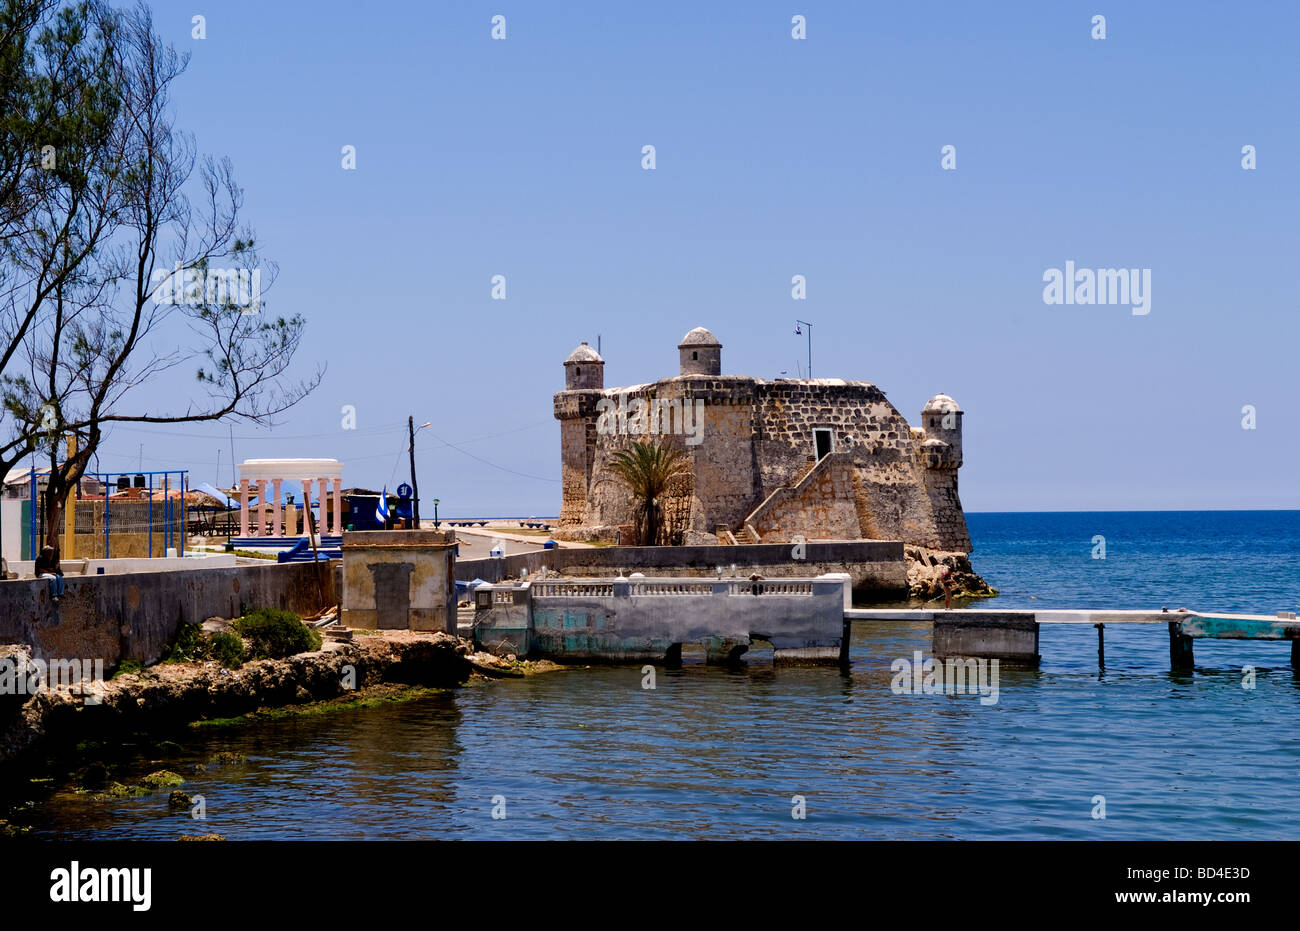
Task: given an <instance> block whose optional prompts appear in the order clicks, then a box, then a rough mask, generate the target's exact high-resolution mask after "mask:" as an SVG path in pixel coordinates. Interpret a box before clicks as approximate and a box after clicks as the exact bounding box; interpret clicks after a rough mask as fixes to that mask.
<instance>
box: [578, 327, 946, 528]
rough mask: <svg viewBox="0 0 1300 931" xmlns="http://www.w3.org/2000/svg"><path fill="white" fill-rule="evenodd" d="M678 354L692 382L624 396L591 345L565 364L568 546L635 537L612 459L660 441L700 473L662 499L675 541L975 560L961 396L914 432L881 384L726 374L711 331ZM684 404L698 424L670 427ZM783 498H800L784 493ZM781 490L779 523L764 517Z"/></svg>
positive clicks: (927, 411)
mask: <svg viewBox="0 0 1300 931" xmlns="http://www.w3.org/2000/svg"><path fill="white" fill-rule="evenodd" d="M678 350H679V353H680V356H681V360H680V362H681V373H680V374H678V375H676V376H673V377H669V378H663V379H660V380H659V381H656V382H652V383H649V384H642V385H632V386H628V387H623V388H606V387H605V386H604V366H605V360H604V359H603V358H601V356H600V355H599V354H598V353H597V352H596V351H595V350H594V349H592V348H591V347H590V346H588V345H587V344H585V343H583V344H582V345H580V346H579V347H578V348H577V349H575V350H574V352H573V353H572V354H570V356H569V358H568V359H566V360H565V363H564V365H565V390H564V391H561V392H559V393H557V394H556V395H555V407H554V410H555V416H556V418H557V419H558V420H559V421H560V423H561V475H562V479H561V481H562V489H563V502H562V506H561V511H560V520H559V530H558V531H557V534H556V535H557V536H558V537H559V538H561V539H570V540H613V539H618V538H623V542H629V540H628V539H627V538H626V534H628V533H631V532H633V529H632V528H634V527H635V526H636V514H635V509H636V506H637V505H636V502H635V501H633V500H631V499H630V496H629V495H628V493H627V489H626V488H625V487H624V486H623V484H622V483H621V482H620V481H619V480H618V479H617V478H616V477H615V475H614V474H613V472H612V471H611V470H610V462H611V460H612V458H613V457H614V456H616V455H617V454H618V453H619V452H620V451H621V450H625V449H627V448H628V447H629V446H630V445H631V444H632V443H633V442H634V441H636V440H644V439H653V440H655V441H657V442H661V443H663V444H665V445H668V446H671V447H673V448H676V449H679V450H680V451H681V452H682V454H683V455H684V456H685V457H686V458H687V461H688V464H689V468H688V470H687V473H686V474H685V475H683V476H682V477H681V478H680V479H678V480H676V481H675V482H674V484H673V485H672V486H671V487H670V489H669V491H668V493H667V494H666V495H665V498H666V499H667V500H665V501H662V502H661V506H662V508H663V512H664V514H665V515H666V517H667V528H666V530H667V533H668V534H669V541H668V542H673V543H679V544H711V543H717V542H723V543H728V542H731V539H727V538H728V537H731V538H734V539H735V540H736V541H737V542H741V543H744V542H760V540H761V542H768V543H771V542H785V541H789V540H793V539H794V538H795V537H799V536H802V537H804V538H806V539H836V540H843V539H850V540H899V541H902V542H904V543H909V544H914V545H918V546H924V547H928V548H931V549H936V550H942V551H946V552H961V553H969V552H970V548H971V546H970V535H969V533H968V531H967V529H966V519H965V516H964V515H963V513H962V509H961V501H960V498H959V497H958V493H957V471H958V469H959V468H960V467H961V464H962V440H961V436H962V416H963V412H962V411H961V409H960V407H958V405H957V403H956V402H955V401H953V399H952V398H950V397H948V396H947V395H943V394H940V395H936V396H935V397H934V398H932V399H931V400H930V401H929V402H928V403H927V404H926V406H925V407H924V408H923V410H922V412H921V419H920V425H919V426H917V427H913V426H912V425H911V424H909V423H908V422H907V420H906V419H905V418H904V417H903V415H902V414H901V413H899V411H898V410H897V409H896V408H895V407H894V406H893V405H892V404H891V403H890V402H889V400H888V399H887V398H886V397H885V394H884V392H882V391H881V390H880V389H879V388H878V387H876V386H875V385H874V384H872V383H870V382H866V381H848V380H844V379H836V378H821V379H777V380H774V381H766V380H764V379H760V378H754V377H750V376H744V375H724V374H722V346H721V343H719V342H718V340H717V338H716V337H714V336H713V334H712V333H710V332H709V331H708V330H705V329H703V328H702V327H697V328H696V329H694V330H692V331H690V332H689V333H687V334H686V336H685V337H684V338H683V340H682V342H681V344H679V346H678ZM673 404H677V407H678V408H682V407H686V406H687V405H689V406H690V409H689V410H687V411H686V412H685V413H686V415H687V416H686V417H685V418H684V420H685V424H686V428H687V429H676V428H672V427H671V426H670V428H669V429H664V423H665V422H668V423H669V424H670V425H671V424H672V423H674V421H672V420H671V418H666V417H665V416H663V412H664V410H665V409H667V408H670V407H671V406H672V405H673ZM831 453H837V454H840V455H839V456H838V458H839V459H840V460H842V467H841V468H840V469H839V470H838V471H834V474H831V473H828V474H827V476H826V477H825V479H824V480H818V481H814V482H803V481H802V480H803V479H804V478H805V477H806V476H807V475H808V474H809V473H810V472H811V471H812V470H813V468H814V467H815V466H816V465H817V464H818V463H819V462H820V460H822V459H824V458H825V457H826V456H828V455H830V454H831ZM782 490H786V491H787V492H790V493H785V494H781V495H776V493H777V492H778V491H782ZM796 490H797V493H795V492H796ZM774 495H776V499H777V500H779V502H780V506H781V508H782V513H781V515H780V519H779V521H778V520H766V519H765V516H770V515H765V514H764V513H763V512H762V510H761V508H762V507H763V505H764V503H765V502H767V501H769V500H772V499H773V498H774ZM755 536H757V537H758V539H755Z"/></svg>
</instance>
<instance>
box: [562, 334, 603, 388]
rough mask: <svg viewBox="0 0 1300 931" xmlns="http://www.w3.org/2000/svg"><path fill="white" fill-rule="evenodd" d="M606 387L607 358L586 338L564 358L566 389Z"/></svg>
mask: <svg viewBox="0 0 1300 931" xmlns="http://www.w3.org/2000/svg"><path fill="white" fill-rule="evenodd" d="M604 387H605V360H604V359H602V358H601V357H600V353H598V352H597V351H596V350H594V349H592V348H591V347H590V346H588V345H587V343H586V341H585V340H584V341H583V342H581V343H579V344H578V348H577V349H575V350H573V352H571V353H569V357H568V358H567V359H565V360H564V389H565V390H566V391H576V390H580V389H583V388H604Z"/></svg>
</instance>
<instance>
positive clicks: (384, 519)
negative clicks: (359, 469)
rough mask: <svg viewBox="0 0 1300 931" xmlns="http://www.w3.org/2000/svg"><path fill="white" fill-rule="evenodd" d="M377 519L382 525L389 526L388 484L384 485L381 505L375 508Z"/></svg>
mask: <svg viewBox="0 0 1300 931" xmlns="http://www.w3.org/2000/svg"><path fill="white" fill-rule="evenodd" d="M375 520H376V521H377V522H378V523H379V525H380V526H381V527H387V526H388V486H387V485H385V486H384V493H383V494H381V495H380V496H379V507H377V508H375Z"/></svg>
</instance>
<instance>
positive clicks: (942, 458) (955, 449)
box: [921, 393, 962, 469]
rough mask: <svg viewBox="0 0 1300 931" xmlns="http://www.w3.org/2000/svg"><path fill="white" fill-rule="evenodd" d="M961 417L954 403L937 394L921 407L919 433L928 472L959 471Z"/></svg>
mask: <svg viewBox="0 0 1300 931" xmlns="http://www.w3.org/2000/svg"><path fill="white" fill-rule="evenodd" d="M961 415H962V410H961V408H960V407H959V406H958V405H957V402H956V401H954V400H953V399H952V398H950V397H948V395H946V394H942V393H941V394H936V395H935V396H934V397H932V398H931V399H930V400H929V401H927V402H926V403H925V407H923V408H921V430H922V432H923V433H924V434H925V442H924V444H923V449H924V454H925V467H926V468H927V469H959V468H961Z"/></svg>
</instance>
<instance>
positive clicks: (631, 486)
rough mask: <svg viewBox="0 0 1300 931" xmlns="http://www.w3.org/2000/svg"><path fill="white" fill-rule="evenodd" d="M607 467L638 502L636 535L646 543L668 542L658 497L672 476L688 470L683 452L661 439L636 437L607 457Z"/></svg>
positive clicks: (665, 489) (674, 477)
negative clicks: (661, 441)
mask: <svg viewBox="0 0 1300 931" xmlns="http://www.w3.org/2000/svg"><path fill="white" fill-rule="evenodd" d="M609 470H610V471H611V472H612V473H613V474H614V475H615V476H617V477H618V479H619V481H621V482H622V483H623V485H624V486H626V487H627V490H628V491H629V493H631V495H632V498H633V499H634V500H635V501H636V502H637V505H636V524H637V537H638V539H639V540H640V541H641V542H642V543H643V544H645V545H649V546H661V545H663V544H664V543H666V542H668V541H667V540H666V539H665V536H666V534H665V530H666V528H665V523H664V520H663V503H662V501H661V498H662V496H663V495H664V493H665V492H667V491H668V488H669V486H670V484H671V483H672V482H673V480H674V479H677V478H679V477H681V476H684V475H686V474H687V472H688V471H689V464H688V463H687V459H686V456H685V454H684V453H682V451H681V450H679V449H673V448H672V447H671V446H667V445H665V444H663V443H652V442H650V441H646V440H637V441H634V442H633V443H632V445H631V447H629V448H628V449H624V450H620V451H619V452H618V453H616V454H615V455H614V456H613V457H612V458H611V459H610V462H609Z"/></svg>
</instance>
